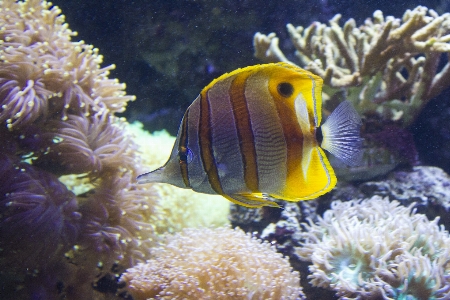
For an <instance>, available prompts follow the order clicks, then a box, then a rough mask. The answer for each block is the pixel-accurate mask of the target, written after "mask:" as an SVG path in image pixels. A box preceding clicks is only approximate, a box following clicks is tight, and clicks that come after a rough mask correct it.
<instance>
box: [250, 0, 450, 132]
mask: <svg viewBox="0 0 450 300" xmlns="http://www.w3.org/2000/svg"><path fill="white" fill-rule="evenodd" d="M340 18H341V16H340V15H336V16H335V17H334V18H333V19H331V20H330V21H329V23H330V25H329V26H327V25H325V24H322V23H319V22H314V23H313V24H311V25H310V26H309V27H307V28H303V27H301V26H298V27H294V26H293V25H292V24H288V25H287V30H288V32H289V35H290V36H291V40H292V42H293V43H294V46H295V49H296V52H295V54H296V56H297V58H298V59H299V65H300V67H303V68H305V69H307V70H309V71H311V72H312V73H314V74H317V75H319V76H320V77H322V78H323V79H324V84H325V87H324V98H325V99H324V102H325V103H324V105H325V106H326V102H327V99H328V100H332V99H333V98H335V97H339V96H340V97H344V98H345V99H348V100H350V101H351V102H352V103H353V105H354V106H355V108H356V109H357V110H358V111H359V112H360V113H361V114H363V115H365V114H367V115H368V114H369V113H377V114H378V115H380V116H381V117H382V118H383V119H384V120H394V121H397V120H401V122H402V125H403V126H407V125H409V124H411V122H412V121H413V120H414V119H415V118H416V117H417V114H418V113H419V112H420V110H421V109H422V108H423V107H424V105H425V104H426V103H427V102H428V101H429V100H430V99H431V98H432V97H434V96H436V95H438V94H439V93H441V92H442V91H443V90H444V89H445V88H446V87H448V86H449V85H450V62H447V63H446V65H445V66H444V67H443V68H442V69H441V70H438V64H439V61H440V60H442V55H441V54H443V53H447V54H448V53H450V44H449V41H450V35H449V33H450V13H445V14H443V15H441V16H439V15H438V14H437V13H436V12H435V11H433V10H431V9H427V8H426V7H423V6H418V7H416V8H415V9H413V10H407V11H406V12H405V14H404V15H403V18H402V19H401V20H400V19H396V18H394V17H391V16H388V17H386V18H385V17H384V16H383V13H382V12H381V11H376V12H375V13H374V14H373V19H367V20H366V22H365V23H364V24H363V25H361V26H360V27H356V24H355V21H354V20H353V19H350V20H348V21H347V22H345V24H344V26H343V27H341V26H340V25H339V20H340ZM278 42H279V40H278V38H277V37H276V35H275V33H271V34H269V35H264V34H261V33H259V32H258V33H256V34H255V36H254V46H255V56H256V57H257V58H259V59H261V60H263V61H266V62H277V61H285V62H290V63H293V62H291V61H289V60H288V59H287V58H286V56H285V55H284V54H283V52H282V51H281V50H280V48H279V47H278ZM342 91H345V93H344V95H339V93H342Z"/></svg>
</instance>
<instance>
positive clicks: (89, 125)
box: [34, 110, 135, 176]
mask: <svg viewBox="0 0 450 300" xmlns="http://www.w3.org/2000/svg"><path fill="white" fill-rule="evenodd" d="M43 131H44V132H42V133H41V135H42V140H41V141H40V142H39V143H41V145H40V149H39V151H40V153H35V156H37V160H36V161H35V163H34V164H36V165H38V166H41V167H43V168H45V169H46V170H52V172H54V173H58V174H81V173H91V174H93V175H94V176H98V174H99V173H100V172H101V171H104V170H105V169H112V170H116V169H117V168H119V167H124V168H127V169H130V168H133V166H134V164H135V162H134V160H133V154H132V151H131V150H132V145H133V144H132V143H130V142H129V138H128V137H126V136H125V135H124V133H123V129H122V125H121V123H120V121H119V120H118V118H115V117H113V116H111V115H110V114H109V113H108V112H107V111H106V110H104V111H103V113H98V114H96V115H93V116H90V117H85V116H77V115H69V116H68V120H67V121H59V120H54V121H51V122H48V123H47V124H46V125H45V128H44V129H43ZM45 131H46V132H45ZM55 166H57V168H56V169H55Z"/></svg>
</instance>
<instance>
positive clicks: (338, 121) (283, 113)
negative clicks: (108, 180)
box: [138, 63, 362, 207]
mask: <svg viewBox="0 0 450 300" xmlns="http://www.w3.org/2000/svg"><path fill="white" fill-rule="evenodd" d="M322 84H323V80H322V79H321V78H320V77H319V76H317V75H314V74H312V73H311V72H309V71H306V70H304V69H301V68H299V67H297V66H294V65H291V64H287V63H276V64H262V65H255V66H250V67H246V68H242V69H237V70H235V71H233V72H230V73H227V74H224V75H222V76H220V77H219V78H217V79H215V80H213V81H212V82H211V83H210V84H209V85H207V86H206V87H205V88H204V89H203V90H202V91H201V93H200V95H199V96H198V97H197V98H196V99H195V100H194V102H193V103H192V104H191V105H190V106H189V108H188V109H187V110H186V112H185V114H184V117H183V119H182V121H181V125H180V127H179V130H178V135H177V138H176V141H175V145H174V147H173V150H172V153H171V155H170V158H169V160H168V161H167V163H166V164H165V165H164V166H162V167H160V168H158V169H156V170H154V171H152V172H149V173H146V174H142V175H140V176H138V182H139V183H148V182H163V183H169V184H172V185H175V186H178V187H182V188H188V189H192V190H194V191H196V192H200V193H207V194H219V195H222V196H223V197H225V198H226V199H228V200H230V201H231V202H234V203H236V204H240V205H243V206H246V207H261V206H265V205H267V206H277V204H276V202H275V200H286V201H300V200H308V199H314V198H317V197H318V196H321V195H323V194H325V193H327V192H329V191H330V190H331V189H333V187H334V186H335V185H336V182H337V179H336V175H335V173H334V170H333V168H332V166H331V165H330V163H329V161H328V159H327V156H326V155H325V153H324V151H323V150H324V149H325V150H327V151H328V152H330V153H331V154H333V155H334V156H336V157H338V158H339V159H341V160H342V161H343V162H345V163H346V164H349V165H355V164H356V163H357V160H358V159H357V157H358V153H359V150H360V147H361V143H362V139H361V138H360V136H359V131H360V126H361V119H360V117H359V115H358V113H357V112H356V111H355V109H354V108H353V107H352V105H351V104H350V102H348V101H344V102H342V103H341V104H340V105H339V106H338V107H337V108H336V109H335V110H334V111H333V112H332V113H331V115H330V116H329V117H328V118H327V120H326V121H325V123H324V124H322V125H321V121H322ZM319 133H320V134H319Z"/></svg>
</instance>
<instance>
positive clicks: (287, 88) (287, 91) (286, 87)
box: [277, 82, 294, 97]
mask: <svg viewBox="0 0 450 300" xmlns="http://www.w3.org/2000/svg"><path fill="white" fill-rule="evenodd" d="M277 91H278V93H279V94H280V95H281V96H282V97H290V96H292V94H293V93H294V87H293V86H292V84H290V83H289V82H281V83H279V84H278V86H277Z"/></svg>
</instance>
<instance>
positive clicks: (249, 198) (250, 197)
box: [222, 193, 280, 208]
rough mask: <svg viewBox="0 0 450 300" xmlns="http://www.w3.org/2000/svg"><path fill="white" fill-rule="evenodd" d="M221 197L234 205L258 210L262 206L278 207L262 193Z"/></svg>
mask: <svg viewBox="0 0 450 300" xmlns="http://www.w3.org/2000/svg"><path fill="white" fill-rule="evenodd" d="M222 196H223V197H225V198H226V199H228V200H229V201H231V202H233V203H235V204H239V205H242V206H245V207H249V208H259V207H263V206H270V207H278V208H279V207H280V206H279V205H278V204H277V203H276V202H275V201H273V199H271V198H270V197H268V196H267V195H265V194H262V193H237V194H232V195H222Z"/></svg>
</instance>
